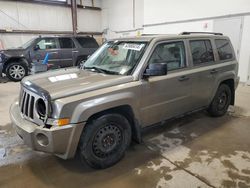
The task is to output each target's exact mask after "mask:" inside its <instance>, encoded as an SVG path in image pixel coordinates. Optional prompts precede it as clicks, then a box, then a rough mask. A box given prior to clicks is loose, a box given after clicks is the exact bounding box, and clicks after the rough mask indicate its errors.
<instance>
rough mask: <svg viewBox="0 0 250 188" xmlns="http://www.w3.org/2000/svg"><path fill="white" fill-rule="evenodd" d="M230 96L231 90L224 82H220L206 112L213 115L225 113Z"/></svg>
mask: <svg viewBox="0 0 250 188" xmlns="http://www.w3.org/2000/svg"><path fill="white" fill-rule="evenodd" d="M231 98H232V91H231V89H230V87H229V86H228V85H226V84H221V85H220V86H219V88H218V90H217V92H216V94H215V97H214V98H213V101H212V102H211V104H210V106H209V108H208V112H209V114H210V115H211V116H213V117H220V116H223V115H224V114H226V112H227V110H228V107H229V105H230V102H231Z"/></svg>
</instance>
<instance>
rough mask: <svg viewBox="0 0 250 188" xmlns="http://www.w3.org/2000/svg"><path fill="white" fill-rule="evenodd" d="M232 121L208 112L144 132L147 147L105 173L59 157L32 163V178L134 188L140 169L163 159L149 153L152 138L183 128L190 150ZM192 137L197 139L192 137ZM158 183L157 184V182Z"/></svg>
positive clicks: (132, 149)
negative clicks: (132, 187)
mask: <svg viewBox="0 0 250 188" xmlns="http://www.w3.org/2000/svg"><path fill="white" fill-rule="evenodd" d="M232 118H236V117H231V116H229V115H226V116H224V117H221V118H215V119H214V118H212V117H209V116H208V115H207V113H206V112H198V113H194V114H191V115H188V116H185V117H183V118H180V119H176V120H172V121H168V122H166V123H163V124H162V125H158V126H153V127H150V128H149V129H147V130H146V131H144V134H143V140H144V143H143V144H135V143H132V144H131V146H130V147H129V149H128V151H127V153H126V156H125V157H124V158H123V159H122V160H121V161H120V162H119V163H118V164H116V165H115V166H113V167H110V168H108V169H104V170H95V169H92V168H90V167H88V166H87V165H86V164H84V163H81V159H80V157H79V155H77V156H76V157H75V159H71V160H67V161H65V160H62V159H59V158H56V157H48V158H45V159H42V160H40V161H37V162H35V163H32V162H30V163H29V164H28V165H29V167H30V169H31V170H32V172H33V173H32V174H34V175H36V177H38V178H39V179H40V180H41V181H43V182H45V183H46V184H49V185H53V186H60V187H68V186H69V185H70V186H71V187H74V186H75V187H79V186H85V187H99V186H101V187H111V186H117V185H119V184H120V183H122V182H123V183H124V185H126V186H129V185H131V183H132V182H133V185H136V182H137V181H138V179H141V178H143V177H142V176H140V177H139V176H137V171H136V169H137V168H141V169H147V168H148V167H147V166H148V165H149V162H150V161H159V159H161V158H162V156H161V154H160V152H159V150H151V149H149V147H148V146H150V143H151V141H150V140H151V139H152V138H154V137H157V136H158V135H160V134H163V135H165V136H169V137H171V135H172V134H170V133H171V132H173V131H174V130H175V129H176V128H180V130H181V131H183V132H179V133H178V134H175V137H179V138H180V139H182V140H183V143H182V144H184V145H186V146H188V145H189V144H190V143H192V142H193V141H194V140H195V139H199V138H202V137H203V135H207V134H209V133H210V132H213V131H216V130H217V129H220V128H221V127H223V126H225V125H226V124H227V123H228V122H229V121H231V120H232ZM197 121H199V122H203V123H201V124H199V123H198V124H199V125H198V124H197V123H195V122H197ZM192 134H193V135H195V137H192V136H190V135H192ZM172 149H174V148H172ZM146 176H147V177H144V178H149V177H148V176H150V173H149V174H147V175H146ZM121 179H122V180H121ZM149 179H150V178H149ZM150 181H153V180H150ZM155 181H156V182H157V180H155ZM69 182H70V183H69ZM129 182H130V183H129ZM124 185H123V186H122V187H124Z"/></svg>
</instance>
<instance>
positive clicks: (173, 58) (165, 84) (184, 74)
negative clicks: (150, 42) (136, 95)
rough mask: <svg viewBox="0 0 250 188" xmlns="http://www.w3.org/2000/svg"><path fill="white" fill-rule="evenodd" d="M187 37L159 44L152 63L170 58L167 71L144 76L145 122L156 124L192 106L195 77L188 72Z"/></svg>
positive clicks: (143, 121)
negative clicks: (185, 41)
mask: <svg viewBox="0 0 250 188" xmlns="http://www.w3.org/2000/svg"><path fill="white" fill-rule="evenodd" d="M186 54H187V53H186V50H185V45H184V41H173V42H163V43H159V44H157V46H156V47H155V49H154V51H153V53H152V55H151V57H150V59H149V61H148V64H150V63H158V62H166V63H167V66H168V73H167V75H163V76H151V77H149V78H147V79H143V80H142V93H144V94H145V95H144V96H143V97H142V100H141V117H142V125H143V126H147V125H152V124H154V123H157V122H160V121H162V120H165V119H169V118H172V117H174V116H178V115H181V114H182V113H185V112H187V111H188V110H189V109H190V108H191V105H192V104H191V102H190V101H191V100H190V99H191V86H192V84H191V83H192V80H191V77H189V73H188V64H187V56H186Z"/></svg>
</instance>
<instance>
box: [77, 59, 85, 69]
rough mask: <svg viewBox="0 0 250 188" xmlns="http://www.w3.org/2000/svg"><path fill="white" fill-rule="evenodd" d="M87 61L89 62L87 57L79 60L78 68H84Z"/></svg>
mask: <svg viewBox="0 0 250 188" xmlns="http://www.w3.org/2000/svg"><path fill="white" fill-rule="evenodd" d="M86 60H87V57H82V58H80V59H78V60H77V62H76V66H77V67H81V66H83V65H84V63H85V61H86Z"/></svg>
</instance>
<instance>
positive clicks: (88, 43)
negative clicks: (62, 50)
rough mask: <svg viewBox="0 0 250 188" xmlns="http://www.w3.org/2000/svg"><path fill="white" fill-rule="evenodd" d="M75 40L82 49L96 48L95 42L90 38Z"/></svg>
mask: <svg viewBox="0 0 250 188" xmlns="http://www.w3.org/2000/svg"><path fill="white" fill-rule="evenodd" d="M76 40H77V41H78V42H79V44H80V45H81V46H82V47H83V48H98V47H99V45H98V44H97V42H96V40H95V39H94V38H91V37H77V38H76Z"/></svg>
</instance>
